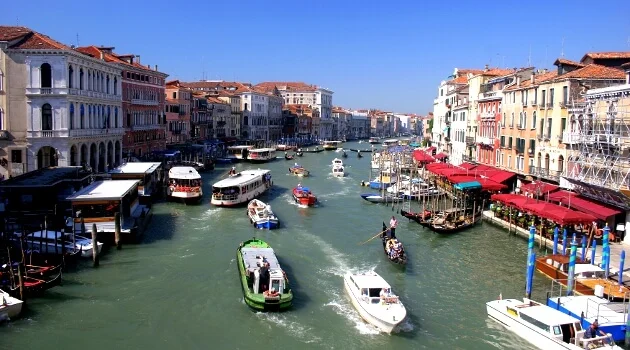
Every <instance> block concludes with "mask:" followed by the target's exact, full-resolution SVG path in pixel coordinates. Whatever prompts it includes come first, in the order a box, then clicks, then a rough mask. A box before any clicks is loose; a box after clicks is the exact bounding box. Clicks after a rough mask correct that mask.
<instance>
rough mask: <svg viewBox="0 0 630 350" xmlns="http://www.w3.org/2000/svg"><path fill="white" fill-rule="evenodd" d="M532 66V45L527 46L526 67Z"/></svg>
mask: <svg viewBox="0 0 630 350" xmlns="http://www.w3.org/2000/svg"><path fill="white" fill-rule="evenodd" d="M531 66H532V44H529V56H528V57H527V67H531Z"/></svg>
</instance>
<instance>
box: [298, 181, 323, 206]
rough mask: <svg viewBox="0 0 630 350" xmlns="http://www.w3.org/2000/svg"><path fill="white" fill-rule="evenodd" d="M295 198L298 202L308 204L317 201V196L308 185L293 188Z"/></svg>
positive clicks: (313, 203) (310, 204)
mask: <svg viewBox="0 0 630 350" xmlns="http://www.w3.org/2000/svg"><path fill="white" fill-rule="evenodd" d="M293 199H294V200H295V202H296V203H298V204H301V205H306V206H309V207H310V206H313V205H315V203H317V197H315V195H314V194H313V193H311V190H310V189H309V188H308V187H303V186H297V187H296V188H294V189H293Z"/></svg>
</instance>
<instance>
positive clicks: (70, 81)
mask: <svg viewBox="0 0 630 350" xmlns="http://www.w3.org/2000/svg"><path fill="white" fill-rule="evenodd" d="M68 88H69V89H73V88H74V69H73V68H72V66H68Z"/></svg>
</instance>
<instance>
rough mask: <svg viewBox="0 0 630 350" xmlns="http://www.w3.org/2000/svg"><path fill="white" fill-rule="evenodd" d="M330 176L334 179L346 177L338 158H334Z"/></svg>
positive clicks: (341, 162)
mask: <svg viewBox="0 0 630 350" xmlns="http://www.w3.org/2000/svg"><path fill="white" fill-rule="evenodd" d="M332 174H333V176H335V177H344V176H346V174H345V172H344V168H343V161H342V160H341V159H339V158H335V159H333V161H332Z"/></svg>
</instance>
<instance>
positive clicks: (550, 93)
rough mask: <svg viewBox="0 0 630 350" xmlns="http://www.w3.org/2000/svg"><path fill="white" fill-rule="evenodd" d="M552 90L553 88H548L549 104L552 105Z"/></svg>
mask: <svg viewBox="0 0 630 350" xmlns="http://www.w3.org/2000/svg"><path fill="white" fill-rule="evenodd" d="M553 91H554V89H549V104H550V105H552V106H553Z"/></svg>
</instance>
